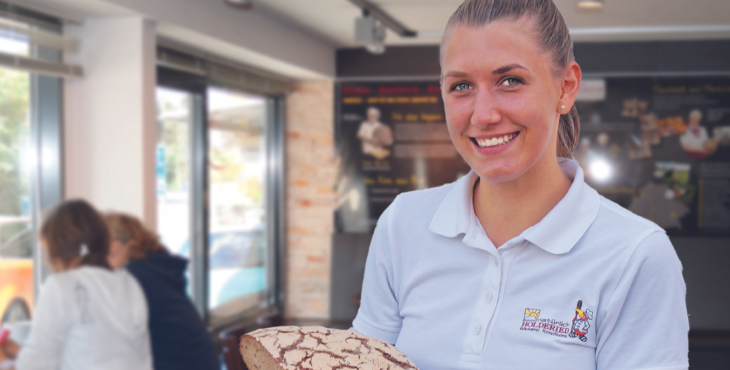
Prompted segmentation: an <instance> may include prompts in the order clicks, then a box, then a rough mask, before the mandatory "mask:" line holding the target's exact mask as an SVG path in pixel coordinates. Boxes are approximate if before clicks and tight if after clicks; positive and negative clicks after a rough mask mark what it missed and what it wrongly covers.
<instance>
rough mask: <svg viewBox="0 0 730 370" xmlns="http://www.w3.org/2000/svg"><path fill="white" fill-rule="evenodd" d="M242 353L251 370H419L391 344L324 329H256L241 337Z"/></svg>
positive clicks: (344, 331) (285, 327)
mask: <svg viewBox="0 0 730 370" xmlns="http://www.w3.org/2000/svg"><path fill="white" fill-rule="evenodd" d="M240 350H241V355H242V356H243V361H244V362H245V363H246V366H248V368H249V370H300V369H312V370H337V369H367V370H399V369H413V370H418V368H417V367H416V365H414V364H413V362H411V360H409V359H408V357H406V355H404V354H403V353H401V352H400V351H398V350H397V349H396V348H395V347H394V346H392V345H390V344H388V343H385V342H383V341H381V340H378V339H375V338H371V337H368V336H365V335H362V334H360V333H356V332H352V331H347V330H335V329H327V328H322V327H302V328H299V327H293V326H282V327H278V328H270V329H261V330H256V331H254V332H252V333H249V334H246V335H244V336H242V337H241V345H240Z"/></svg>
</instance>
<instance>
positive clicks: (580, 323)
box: [568, 301, 593, 342]
mask: <svg viewBox="0 0 730 370" xmlns="http://www.w3.org/2000/svg"><path fill="white" fill-rule="evenodd" d="M582 308H583V301H578V305H577V306H576V307H575V317H573V325H572V327H571V328H570V334H568V336H569V337H571V338H576V337H577V338H579V339H580V340H581V342H585V341H587V340H588V338H586V335H587V334H588V328H590V327H591V324H590V323H589V322H588V321H589V320H593V311H591V310H590V309H589V308H586V309H585V310H583V309H582Z"/></svg>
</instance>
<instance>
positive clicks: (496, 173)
mask: <svg viewBox="0 0 730 370" xmlns="http://www.w3.org/2000/svg"><path fill="white" fill-rule="evenodd" d="M471 167H472V169H474V172H476V173H477V174H478V175H479V178H481V179H482V180H484V181H488V182H493V183H500V182H509V181H512V180H514V179H517V178H519V177H520V176H522V175H523V174H524V173H525V172H527V168H526V166H520V165H517V164H514V163H500V164H497V165H495V164H476V166H471Z"/></svg>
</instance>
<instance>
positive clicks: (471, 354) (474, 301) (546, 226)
mask: <svg viewBox="0 0 730 370" xmlns="http://www.w3.org/2000/svg"><path fill="white" fill-rule="evenodd" d="M561 168H562V169H563V172H564V173H565V174H566V176H568V177H569V178H570V179H572V181H573V184H572V185H571V187H570V189H569V190H568V193H567V194H566V195H565V197H564V198H563V199H562V200H561V201H560V202H559V203H558V204H557V205H556V206H555V208H553V209H552V210H551V211H550V213H548V215H547V216H545V218H544V219H542V220H541V221H540V222H539V223H537V224H536V225H534V226H532V227H530V228H529V229H527V230H525V231H524V232H523V233H522V234H520V235H519V236H517V237H515V238H514V239H512V240H510V241H508V242H507V243H505V244H504V245H503V246H501V247H499V249H497V248H495V247H494V244H493V243H492V242H491V241H490V240H489V238H488V237H487V235H486V233H485V232H484V229H483V228H482V227H481V225H480V223H479V220H478V219H477V217H476V215H475V214H474V207H473V205H472V194H473V188H474V184H475V182H476V180H477V179H478V175H477V174H475V173H474V172H473V171H472V172H471V173H469V175H467V176H464V177H463V178H461V179H460V180H458V181H456V182H454V183H452V184H448V185H444V186H441V187H438V188H434V189H428V190H421V191H414V192H409V193H404V194H401V195H400V196H398V197H397V198H396V200H395V201H394V202H393V204H392V205H391V206H390V207H389V208H388V209H387V210H386V211H385V212H384V213H383V215H382V216H381V217H380V220H379V221H378V225H377V228H376V229H375V234H374V236H373V240H372V243H371V245H370V251H369V253H368V259H367V264H366V268H365V280H364V283H363V290H362V303H361V306H360V310H359V312H358V315H357V318H356V319H355V321H354V322H353V327H354V329H355V330H357V331H359V332H361V333H363V334H366V335H370V336H373V337H376V338H379V339H382V340H384V341H387V342H390V343H393V344H395V345H396V347H397V348H399V349H400V350H401V351H403V352H404V353H405V354H406V355H408V357H409V358H411V360H413V362H415V363H416V365H418V367H419V368H420V369H421V370H445V369H578V370H588V369H599V370H608V369H617V370H619V369H620V370H629V369H662V370H674V369H676V370H680V369H687V368H688V360H687V352H688V343H687V332H688V331H689V322H688V318H687V310H686V303H685V291H686V289H685V284H684V280H683V278H682V266H681V264H680V262H679V259H678V258H677V255H676V253H675V251H674V248H673V247H672V245H671V243H670V242H669V239H668V238H667V236H666V234H665V233H664V231H663V230H662V229H661V228H659V227H658V226H657V225H655V224H654V223H652V222H649V221H647V220H645V219H643V218H641V217H638V216H636V215H634V214H633V213H631V212H629V211H627V210H626V209H624V208H622V207H621V206H619V205H617V204H615V203H613V202H611V201H609V200H607V199H606V198H603V197H602V196H600V195H599V194H598V193H597V192H596V191H595V190H593V189H592V188H591V187H589V186H588V185H586V184H585V183H584V181H583V171H582V170H581V169H580V167H579V166H578V164H577V163H576V162H575V161H572V160H561ZM579 301H580V306H579V303H578V302H579Z"/></svg>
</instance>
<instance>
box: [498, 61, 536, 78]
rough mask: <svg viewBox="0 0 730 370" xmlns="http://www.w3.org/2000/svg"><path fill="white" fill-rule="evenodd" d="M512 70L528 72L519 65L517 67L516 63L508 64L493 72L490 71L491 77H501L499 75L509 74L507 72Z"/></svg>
mask: <svg viewBox="0 0 730 370" xmlns="http://www.w3.org/2000/svg"><path fill="white" fill-rule="evenodd" d="M513 69H524V70H528V69H527V68H525V67H523V66H521V65H519V64H517V63H513V64H508V65H506V66H504V67H499V68H497V69H495V70H494V71H492V74H493V75H501V74H504V73H507V72H509V71H511V70H513Z"/></svg>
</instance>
